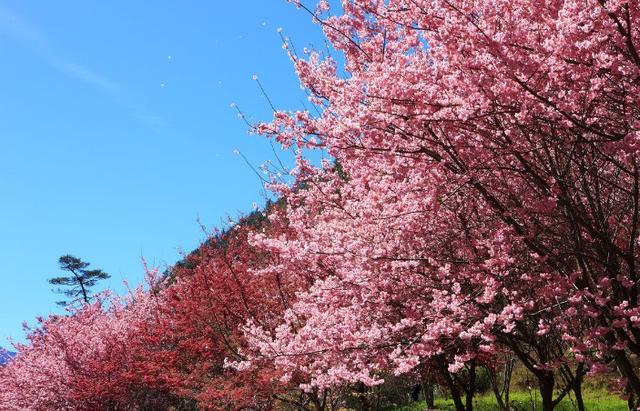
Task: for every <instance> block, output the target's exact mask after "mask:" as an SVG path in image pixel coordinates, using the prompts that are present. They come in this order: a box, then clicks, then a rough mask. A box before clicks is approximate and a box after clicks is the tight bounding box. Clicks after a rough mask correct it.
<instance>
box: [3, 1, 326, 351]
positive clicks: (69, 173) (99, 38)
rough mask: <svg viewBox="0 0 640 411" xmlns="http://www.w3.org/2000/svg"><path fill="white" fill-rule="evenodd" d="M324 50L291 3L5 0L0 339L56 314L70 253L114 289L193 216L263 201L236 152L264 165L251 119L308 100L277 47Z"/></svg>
mask: <svg viewBox="0 0 640 411" xmlns="http://www.w3.org/2000/svg"><path fill="white" fill-rule="evenodd" d="M278 27H282V28H283V29H284V33H285V34H286V35H287V36H289V37H290V38H291V39H292V40H293V42H294V44H295V45H296V47H297V48H301V47H303V46H306V45H308V44H315V45H322V44H323V43H322V34H321V30H320V28H319V27H317V26H315V25H313V24H312V22H311V20H310V18H309V16H308V15H307V14H305V13H304V12H303V11H300V10H297V9H296V8H295V7H294V6H292V5H290V4H288V3H287V2H286V1H285V0H262V1H258V0H243V1H234V2H222V1H204V0H203V1H190V2H177V1H168V0H166V1H154V2H141V1H139V2H132V1H124V0H118V1H116V0H113V1H109V2H105V1H98V0H60V1H55V2H44V1H42V2H36V1H33V2H25V1H18V0H14V1H11V0H5V1H3V2H2V3H1V5H0V55H2V57H3V61H4V64H2V65H0V193H1V196H2V201H0V233H1V237H0V278H1V280H2V281H1V283H0V284H1V285H0V346H2V345H4V346H8V344H7V343H6V342H5V341H6V338H7V337H13V338H14V339H16V340H18V341H23V333H22V330H21V324H22V322H23V321H25V320H26V321H27V322H29V323H33V319H34V318H35V317H36V316H37V315H44V316H46V315H48V314H50V313H52V312H56V311H59V309H58V308H56V306H55V301H56V300H57V299H58V296H56V295H54V294H53V293H52V292H51V287H50V286H49V284H48V283H47V278H49V277H52V276H54V275H56V274H58V273H59V271H58V268H57V259H58V257H59V256H61V255H63V254H67V253H70V254H73V255H76V256H78V257H80V258H82V259H83V260H85V261H89V262H91V263H92V266H93V267H95V268H101V269H103V270H105V271H107V272H108V273H110V274H111V275H112V278H111V279H110V280H109V281H107V282H106V283H105V285H106V286H108V287H111V288H114V289H116V290H120V291H122V290H123V287H122V286H121V283H122V281H123V280H124V279H127V280H128V281H130V282H131V283H133V284H136V283H139V282H140V281H141V278H142V277H143V272H142V266H141V257H144V258H146V259H147V261H148V262H149V263H150V264H156V265H159V266H161V267H165V266H166V265H170V264H172V263H174V262H175V261H176V260H177V259H179V257H180V254H179V250H181V249H182V250H184V251H190V250H191V249H193V248H194V247H196V246H197V244H198V243H199V242H200V241H201V240H203V239H204V234H203V232H202V230H201V228H200V226H199V224H198V222H197V219H198V218H199V219H200V221H201V222H202V223H203V224H204V225H205V226H207V227H213V226H220V225H221V223H222V222H223V221H226V219H227V216H231V217H235V216H237V215H238V214H240V213H242V212H248V211H250V210H251V208H252V204H253V203H254V202H258V203H262V202H263V194H261V191H263V190H262V183H261V182H260V180H259V179H258V178H257V177H256V176H255V174H254V173H253V171H251V169H250V168H249V167H248V166H247V165H246V164H245V163H244V161H243V160H242V158H241V157H239V156H236V155H234V154H233V150H234V149H239V150H240V151H242V152H243V153H244V154H245V156H246V157H247V158H248V159H249V161H250V162H251V163H252V164H254V165H259V164H261V163H263V162H264V161H266V160H269V159H273V158H274V155H273V153H272V152H271V147H270V146H269V143H268V142H267V141H266V140H264V139H263V138H261V137H256V136H248V135H247V127H246V125H245V124H244V123H243V122H241V121H240V120H239V119H238V118H237V116H236V113H235V112H234V111H233V110H232V109H231V108H230V104H231V103H234V102H235V103H237V104H238V106H239V107H241V108H242V110H243V111H244V112H245V113H246V114H247V115H249V116H250V117H251V118H252V119H254V120H258V119H261V120H265V119H269V118H270V109H269V106H268V104H267V102H266V101H265V99H264V97H263V96H262V94H261V93H260V90H259V88H258V86H257V84H256V83H255V82H254V81H252V79H251V77H252V75H254V74H256V75H258V76H259V78H260V81H261V83H262V84H263V86H264V87H265V89H266V90H267V91H268V94H269V96H270V98H271V99H272V100H273V101H274V103H275V104H276V106H278V107H279V108H287V109H297V108H301V106H302V102H303V101H304V100H305V94H304V93H303V92H302V91H301V90H300V87H299V83H298V81H297V78H296V77H295V74H294V72H293V69H292V66H291V63H290V61H289V59H288V57H287V56H286V54H285V52H284V51H283V50H282V48H281V45H282V44H281V40H280V37H279V35H278V33H277V32H276V29H277V28H278Z"/></svg>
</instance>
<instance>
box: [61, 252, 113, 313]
mask: <svg viewBox="0 0 640 411" xmlns="http://www.w3.org/2000/svg"><path fill="white" fill-rule="evenodd" d="M58 263H59V265H60V269H61V270H63V271H68V272H69V273H71V274H70V275H68V276H66V277H54V278H51V279H49V283H50V284H53V285H57V286H61V287H65V288H58V289H56V290H55V291H56V292H57V293H59V294H64V295H65V296H66V297H68V298H69V300H68V301H58V303H57V304H58V305H61V306H68V305H74V304H77V303H83V304H89V302H90V300H91V287H93V286H94V285H96V283H97V282H98V281H99V280H105V279H107V278H110V277H111V276H110V275H109V274H107V273H105V272H104V271H102V270H88V269H87V267H89V265H90V264H89V263H87V262H84V261H82V260H81V259H79V258H77V257H74V256H72V255H68V254H67V255H63V256H62V257H60V259H59V260H58Z"/></svg>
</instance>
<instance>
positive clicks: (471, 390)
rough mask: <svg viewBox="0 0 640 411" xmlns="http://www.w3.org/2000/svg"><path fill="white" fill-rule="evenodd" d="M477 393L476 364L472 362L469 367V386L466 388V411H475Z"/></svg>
mask: <svg viewBox="0 0 640 411" xmlns="http://www.w3.org/2000/svg"><path fill="white" fill-rule="evenodd" d="M475 392H476V362H475V361H471V365H470V366H469V384H468V385H467V387H465V393H466V407H465V409H466V411H473V395H474V394H475Z"/></svg>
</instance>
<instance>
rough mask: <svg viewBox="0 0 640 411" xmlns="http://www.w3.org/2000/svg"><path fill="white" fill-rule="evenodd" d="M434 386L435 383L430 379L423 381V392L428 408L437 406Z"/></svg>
mask: <svg viewBox="0 0 640 411" xmlns="http://www.w3.org/2000/svg"><path fill="white" fill-rule="evenodd" d="M433 388H434V387H433V383H432V382H431V381H429V380H427V381H425V382H423V383H422V394H423V395H424V400H425V402H426V403H427V409H429V410H431V409H434V408H435V407H436V405H435V395H434V392H433Z"/></svg>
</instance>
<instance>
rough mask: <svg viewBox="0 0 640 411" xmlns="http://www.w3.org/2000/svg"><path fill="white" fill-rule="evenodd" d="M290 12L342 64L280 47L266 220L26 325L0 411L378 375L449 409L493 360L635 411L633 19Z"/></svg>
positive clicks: (519, 10)
mask: <svg viewBox="0 0 640 411" xmlns="http://www.w3.org/2000/svg"><path fill="white" fill-rule="evenodd" d="M293 3H295V4H296V5H297V6H298V7H299V8H302V9H305V10H306V11H307V12H308V13H311V14H312V15H313V18H314V21H316V22H317V23H318V24H321V25H322V27H323V28H324V30H325V34H326V37H327V39H328V41H329V42H330V44H331V46H332V47H333V48H334V49H335V50H337V51H338V52H340V53H341V54H342V56H343V57H344V58H341V59H340V61H342V63H338V62H337V61H336V60H334V59H332V58H331V57H330V56H325V55H322V54H320V53H317V52H308V53H307V54H306V56H305V57H301V56H300V55H298V54H297V53H296V52H295V50H294V49H293V47H291V46H288V45H287V47H288V49H289V51H290V55H291V58H292V60H293V63H294V65H295V68H296V70H297V73H298V75H299V77H300V80H301V83H302V86H303V87H304V88H306V89H307V90H308V91H309V93H310V100H311V102H312V103H314V104H315V105H317V106H318V108H319V110H318V112H319V114H318V115H316V116H314V115H312V114H311V113H310V112H294V113H290V112H276V113H275V117H274V120H273V121H272V122H271V123H265V124H259V125H257V126H256V127H255V130H254V131H255V132H256V133H258V134H263V135H267V136H268V137H271V138H274V139H275V140H276V141H277V142H279V143H280V144H281V145H283V146H284V147H285V148H294V149H295V150H297V153H298V157H297V164H296V169H295V170H294V173H293V174H294V177H295V179H296V181H295V183H294V184H292V185H284V184H279V183H277V182H276V181H275V180H274V183H273V184H272V188H273V189H274V190H275V191H276V192H277V193H279V194H280V195H281V196H282V198H283V200H282V201H281V202H279V203H278V205H277V206H273V207H271V208H270V209H269V210H267V212H265V214H264V215H263V214H260V216H261V217H260V218H257V215H254V217H255V218H257V220H255V221H254V220H251V219H249V220H247V221H246V223H244V224H240V225H238V226H236V227H235V228H234V229H233V230H231V231H230V232H229V233H226V234H224V235H220V236H217V237H214V238H212V239H211V240H210V241H208V242H207V243H205V244H203V246H202V247H201V248H200V249H199V250H197V252H196V253H194V254H192V255H190V256H188V257H187V258H186V259H185V261H184V263H182V264H179V265H177V266H176V267H175V268H174V269H173V271H172V275H171V276H170V277H168V278H166V279H164V280H162V281H159V280H158V281H156V280H153V281H152V285H151V286H150V288H149V290H148V291H141V290H139V291H136V292H135V293H134V294H133V296H132V297H131V298H129V299H127V300H126V301H123V302H118V301H114V302H112V303H111V304H108V305H104V304H103V305H101V304H99V303H96V304H93V305H90V306H86V307H83V308H82V309H80V310H79V311H77V312H75V313H72V315H69V316H66V317H53V318H50V319H47V320H44V321H43V322H42V325H41V327H40V328H38V329H37V330H35V331H34V332H33V333H32V334H31V337H30V338H31V339H30V343H29V344H27V345H26V346H23V347H19V354H18V357H17V358H16V359H15V360H14V361H12V362H11V363H10V364H9V365H8V366H6V367H4V368H2V369H0V385H1V386H2V388H3V390H2V391H1V392H0V404H1V405H3V406H5V407H6V408H10V409H11V408H16V409H21V408H27V409H29V408H30V407H32V408H33V409H149V408H151V409H164V408H168V407H174V408H178V409H189V407H199V408H201V409H243V408H244V409H247V408H250V409H270V408H273V407H277V406H278V407H286V406H290V407H298V409H317V410H324V409H337V408H338V407H339V406H342V405H344V404H345V402H344V398H345V397H344V393H345V392H348V391H349V390H352V391H353V390H355V391H357V392H359V393H362V392H366V391H367V388H366V387H376V386H380V385H381V384H383V383H385V381H386V380H388V379H390V377H391V376H392V375H394V374H395V375H396V376H402V375H408V376H410V377H411V378H412V379H414V380H417V381H437V382H438V383H439V384H440V385H441V386H443V387H445V388H446V389H447V391H448V392H449V394H451V396H452V398H453V400H454V403H455V407H456V410H457V411H462V410H467V411H470V410H471V409H472V408H473V402H472V397H473V394H474V391H475V389H476V383H475V382H476V373H477V370H478V369H479V368H481V367H484V368H485V369H487V370H489V371H490V372H494V373H495V372H497V370H498V369H499V368H500V366H501V365H502V362H501V361H502V358H503V355H504V354H505V353H507V354H510V355H513V356H515V357H517V358H518V360H519V362H520V363H521V364H522V365H523V366H524V367H526V368H527V369H528V371H529V372H530V373H531V374H532V375H533V376H534V377H535V378H536V380H537V387H538V388H539V390H540V395H541V398H542V402H543V410H545V411H549V410H552V409H553V408H554V407H555V406H556V405H557V404H558V403H559V401H560V400H561V399H562V398H563V397H564V396H565V395H567V394H568V392H569V391H571V392H572V394H573V395H574V398H575V400H576V404H577V406H578V408H579V409H584V404H582V401H581V384H582V382H583V380H584V378H585V376H586V375H588V374H594V373H598V372H601V371H604V370H608V371H615V372H616V373H617V374H618V375H619V378H618V379H617V381H615V384H616V386H617V388H618V390H620V391H621V392H622V393H623V394H624V395H625V396H626V398H628V401H629V406H630V408H631V409H636V408H638V406H640V403H639V401H640V371H639V370H640V368H639V367H638V364H637V357H638V356H640V301H639V300H638V297H639V289H638V286H639V285H638V282H639V281H640V277H639V275H640V273H638V268H637V266H638V263H640V253H639V252H638V250H637V247H638V242H639V241H640V240H639V238H640V232H639V229H640V172H639V170H638V156H639V154H638V153H639V150H640V143H639V140H638V139H639V138H640V55H639V42H640V30H639V27H640V4H639V3H638V1H636V0H632V1H629V0H627V1H623V0H612V1H605V0H586V1H585V0H566V1H560V0H549V1H538V0H536V1H533V0H512V1H504V0H486V1H482V2H478V1H471V0H389V1H381V0H350V1H346V0H345V1H343V2H342V8H341V10H339V11H337V12H334V11H332V9H331V7H330V6H329V2H326V1H320V2H319V3H318V4H317V7H313V6H311V5H305V4H303V3H301V2H298V1H294V2H293ZM308 149H312V150H313V149H319V150H322V151H323V152H328V153H329V154H330V155H331V156H332V159H333V161H331V162H324V163H323V164H322V165H320V166H314V165H312V163H311V162H310V161H309V160H308V159H307V158H305V156H304V153H306V152H307V150H308ZM287 404H288V405H287ZM362 408H363V409H364V408H366V407H365V406H364V405H363V406H362Z"/></svg>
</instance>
